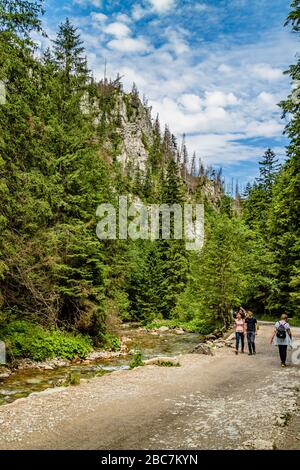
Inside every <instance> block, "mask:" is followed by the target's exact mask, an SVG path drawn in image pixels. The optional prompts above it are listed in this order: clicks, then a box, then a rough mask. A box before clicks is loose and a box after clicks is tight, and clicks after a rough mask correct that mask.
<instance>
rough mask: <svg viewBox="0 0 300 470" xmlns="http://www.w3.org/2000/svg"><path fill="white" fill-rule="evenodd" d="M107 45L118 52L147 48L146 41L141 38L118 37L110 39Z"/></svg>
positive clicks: (141, 50)
mask: <svg viewBox="0 0 300 470" xmlns="http://www.w3.org/2000/svg"><path fill="white" fill-rule="evenodd" d="M107 46H108V47H109V48H110V49H115V50H117V51H119V52H145V51H147V50H149V45H148V43H147V42H146V41H145V40H144V39H142V38H130V37H120V38H119V39H113V40H112V41H110V42H109V43H108V44H107Z"/></svg>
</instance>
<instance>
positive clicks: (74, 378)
mask: <svg viewBox="0 0 300 470" xmlns="http://www.w3.org/2000/svg"><path fill="white" fill-rule="evenodd" d="M80 378H81V377H80V373H79V372H72V371H71V372H69V374H68V376H67V378H66V381H65V383H64V386H65V387H68V386H69V385H80Z"/></svg>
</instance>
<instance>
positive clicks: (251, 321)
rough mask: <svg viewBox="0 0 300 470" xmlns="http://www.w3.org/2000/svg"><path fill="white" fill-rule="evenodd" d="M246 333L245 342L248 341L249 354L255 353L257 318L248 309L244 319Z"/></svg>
mask: <svg viewBox="0 0 300 470" xmlns="http://www.w3.org/2000/svg"><path fill="white" fill-rule="evenodd" d="M245 324H246V333H247V342H248V349H249V353H248V354H249V356H252V355H255V354H256V349H255V336H256V335H257V320H256V318H255V317H254V316H253V312H252V311H251V310H249V312H248V314H247V316H246V319H245Z"/></svg>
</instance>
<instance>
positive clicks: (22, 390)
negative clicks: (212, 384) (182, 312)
mask: <svg viewBox="0 0 300 470" xmlns="http://www.w3.org/2000/svg"><path fill="white" fill-rule="evenodd" d="M119 335H120V336H126V337H127V338H130V340H131V341H130V342H129V348H130V349H134V350H139V351H141V352H142V357H143V359H149V358H151V357H157V356H176V355H178V354H181V353H188V352H190V351H191V350H192V349H193V347H194V346H196V345H197V344H198V343H199V342H200V336H199V335H197V334H194V333H185V334H182V335H178V334H175V333H172V332H171V331H168V332H164V333H160V334H159V335H158V336H156V335H153V334H151V333H149V332H146V331H143V330H141V329H139V328H132V327H131V326H128V325H123V327H122V329H121V330H120V331H119ZM131 360H132V355H127V356H121V357H114V358H111V359H101V360H97V361H95V362H93V363H91V364H78V365H70V366H67V367H57V368H55V369H54V370H40V369H27V370H20V371H17V372H15V373H14V374H12V375H11V376H10V377H9V378H7V379H4V380H0V405H3V404H6V403H11V402H12V401H14V400H17V399H18V398H23V397H26V396H28V395H30V394H31V393H33V392H39V391H42V390H45V389H46V388H50V387H57V386H61V385H63V383H64V382H65V380H66V379H67V377H68V375H69V374H70V372H74V373H77V374H80V376H81V377H82V378H92V377H95V376H96V375H103V374H106V373H110V372H112V371H114V370H120V369H128V368H129V363H130V361H131Z"/></svg>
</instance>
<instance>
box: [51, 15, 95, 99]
mask: <svg viewBox="0 0 300 470" xmlns="http://www.w3.org/2000/svg"><path fill="white" fill-rule="evenodd" d="M77 31H78V30H77V28H75V27H74V26H73V25H72V24H71V22H70V20H69V18H67V19H66V21H65V22H64V23H62V24H60V26H59V29H58V33H57V37H56V39H55V40H54V41H53V44H54V60H55V63H56V65H57V67H58V70H60V71H61V72H62V74H63V80H64V81H65V85H66V86H65V93H69V94H70V93H71V91H72V89H73V87H74V85H77V86H80V85H82V84H86V81H87V78H88V69H87V61H86V57H85V56H84V55H83V53H84V47H83V41H82V40H81V39H80V35H79V33H78V32H77ZM72 77H76V81H75V80H72Z"/></svg>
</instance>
